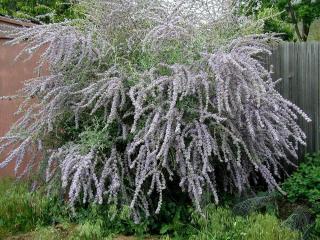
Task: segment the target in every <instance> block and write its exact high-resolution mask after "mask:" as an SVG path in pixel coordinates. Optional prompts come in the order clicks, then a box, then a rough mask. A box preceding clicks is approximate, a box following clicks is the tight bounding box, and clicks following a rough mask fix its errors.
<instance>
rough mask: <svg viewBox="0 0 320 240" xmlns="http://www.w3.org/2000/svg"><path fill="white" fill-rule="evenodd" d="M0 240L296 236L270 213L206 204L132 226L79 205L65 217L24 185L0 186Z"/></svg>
mask: <svg viewBox="0 0 320 240" xmlns="http://www.w3.org/2000/svg"><path fill="white" fill-rule="evenodd" d="M0 191H1V192H3V193H4V194H2V195H1V196H0V206H1V208H0V239H8V240H13V239H15V240H29V239H30V240H31V239H35V240H37V239H39V240H40V239H41V240H51V239H52V240H56V239H57V240H59V239H68V240H78V239H79V240H82V239H84V240H86V239H88V240H89V239H90V240H91V239H93V240H94V239H97V240H98V239H116V240H134V239H150V240H155V239H161V240H171V239H190V240H193V239H194V240H196V239H197V240H198V239H199V240H206V239H208V240H209V239H210V240H214V239H217V240H220V239H221V240H222V239H234V240H250V239H252V240H254V239H260V240H264V239H265V240H273V239H274V240H276V239H281V240H286V239H290V240H294V239H299V236H300V234H299V233H298V232H297V231H293V230H290V229H289V228H287V227H285V226H283V225H282V224H281V222H280V220H279V219H277V218H276V217H275V216H274V215H270V214H259V213H253V214H250V215H248V216H237V215H235V214H234V213H233V212H232V210H231V208H227V207H216V206H214V205H208V206H207V207H206V208H205V211H204V214H203V215H200V214H199V213H196V212H194V211H192V210H191V209H192V208H191V207H187V204H183V200H181V202H172V203H170V204H166V205H165V206H164V208H163V210H162V212H160V214H159V215H157V217H153V218H148V219H144V220H143V221H142V222H141V223H140V224H135V223H133V221H132V220H131V219H130V214H129V213H130V209H129V208H124V209H122V210H117V209H116V208H115V207H113V206H109V207H108V208H107V207H104V206H97V205H90V206H86V207H85V206H83V207H81V208H80V209H79V210H78V211H77V214H76V215H70V214H68V210H67V207H66V206H65V205H64V203H63V201H62V200H59V198H58V197H55V198H52V197H50V198H49V197H47V196H46V195H44V194H43V193H42V192H41V191H34V192H31V191H30V189H29V188H28V183H25V182H24V183H21V182H14V181H12V180H9V179H6V180H1V181H0Z"/></svg>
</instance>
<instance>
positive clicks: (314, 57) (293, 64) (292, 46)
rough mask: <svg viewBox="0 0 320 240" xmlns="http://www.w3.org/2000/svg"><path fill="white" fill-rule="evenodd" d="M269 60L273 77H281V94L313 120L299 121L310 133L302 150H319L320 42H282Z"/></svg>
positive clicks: (306, 131) (307, 132) (279, 87)
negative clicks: (308, 121)
mask: <svg viewBox="0 0 320 240" xmlns="http://www.w3.org/2000/svg"><path fill="white" fill-rule="evenodd" d="M266 62H267V64H268V65H270V64H272V65H273V71H274V73H273V78H274V79H279V78H282V81H281V82H280V83H279V85H278V89H279V91H280V93H281V94H282V95H283V96H284V97H285V98H287V99H289V100H291V101H292V102H293V103H295V104H296V105H297V106H299V107H300V108H301V109H302V110H303V111H304V112H306V113H307V114H308V116H309V117H310V118H311V119H312V122H311V123H306V122H305V121H302V119H299V120H298V123H299V125H300V126H301V128H302V129H303V130H304V132H305V133H306V134H307V148H306V149H304V150H303V152H305V151H307V152H314V151H318V150H320V119H319V118H320V116H319V114H320V42H304V43H293V42H286V43H283V44H281V45H280V46H279V47H278V48H276V49H274V51H273V55H272V56H270V57H267V59H266ZM303 152H301V154H302V153H303Z"/></svg>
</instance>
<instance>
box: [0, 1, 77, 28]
mask: <svg viewBox="0 0 320 240" xmlns="http://www.w3.org/2000/svg"><path fill="white" fill-rule="evenodd" d="M77 6H78V5H76V4H74V2H73V1H72V0H0V14H2V15H7V16H12V17H16V18H22V19H28V20H31V21H34V22H44V23H50V22H61V21H63V20H64V19H73V18H77V17H79V11H77Z"/></svg>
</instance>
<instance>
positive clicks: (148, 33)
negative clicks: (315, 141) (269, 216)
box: [0, 0, 309, 220]
mask: <svg viewBox="0 0 320 240" xmlns="http://www.w3.org/2000/svg"><path fill="white" fill-rule="evenodd" d="M221 2H223V3H221ZM80 4H83V9H85V11H86V18H85V19H82V20H72V21H71V20H69V21H65V22H62V23H56V24H48V25H41V26H35V27H33V28H30V29H21V30H12V31H11V36H12V37H13V40H12V41H11V42H10V44H17V43H20V42H22V41H24V40H25V39H28V41H27V44H26V45H25V48H24V49H23V51H22V52H21V56H23V55H24V54H27V55H32V54H34V53H35V52H37V51H38V50H39V49H40V48H41V47H42V46H44V45H45V46H46V50H45V51H44V52H43V53H42V55H41V58H40V61H39V67H38V68H37V70H38V71H39V72H40V73H41V72H42V69H43V67H44V66H46V65H47V64H49V73H50V74H49V75H44V74H42V75H41V74H40V77H38V78H35V79H31V80H29V81H27V82H26V84H25V86H24V88H23V89H22V90H21V92H20V93H19V95H17V96H21V97H22V98H23V99H24V102H23V103H22V105H21V108H20V109H19V112H20V113H23V114H22V117H21V118H20V119H19V120H18V121H17V122H16V124H15V125H14V126H13V128H12V130H11V131H10V132H9V133H8V134H7V136H5V137H3V138H1V147H0V151H4V149H5V148H6V147H8V146H11V145H13V146H14V147H13V148H12V149H13V150H12V151H11V152H10V153H9V154H8V155H7V157H6V159H5V160H4V161H3V162H2V163H0V167H5V166H6V165H7V164H9V163H10V162H15V163H16V168H15V170H16V172H23V174H27V173H28V172H30V170H31V169H32V168H33V167H35V166H36V165H37V164H36V159H37V154H38V153H39V152H40V153H41V156H42V158H41V159H42V163H43V164H42V165H43V166H44V167H45V168H46V180H47V181H48V183H51V182H55V180H59V182H60V183H61V187H62V188H63V189H64V190H65V191H67V192H68V197H69V202H70V204H71V205H72V206H75V205H76V204H77V203H78V202H81V201H82V202H83V203H86V202H88V201H96V202H98V203H100V204H101V203H103V202H106V203H115V204H117V205H130V206H131V208H132V209H133V210H134V211H133V216H134V217H135V219H136V220H138V219H139V217H140V215H141V213H142V212H144V214H146V215H147V216H148V215H149V214H152V213H154V212H155V213H158V212H159V211H160V208H161V204H162V200H163V194H164V192H166V191H169V190H172V188H173V189H175V187H178V186H179V187H180V188H181V190H182V191H186V192H187V193H188V194H189V196H190V199H191V200H192V201H193V203H194V205H195V207H196V208H197V209H198V210H199V211H201V206H202V203H203V200H204V196H205V195H207V193H208V194H209V195H210V197H212V199H213V200H214V201H215V202H216V203H218V201H219V194H220V193H222V192H224V191H225V192H230V193H235V192H240V193H241V192H243V191H246V190H248V189H249V188H250V187H251V186H252V185H254V184H256V183H257V182H258V181H260V180H264V182H265V183H266V185H267V186H268V189H270V190H272V189H274V188H277V189H279V190H281V189H280V188H279V186H278V184H277V181H276V179H275V178H278V177H280V173H281V171H282V170H283V168H285V167H286V165H287V164H292V163H291V162H290V160H289V158H290V157H297V154H296V152H297V149H298V145H299V144H305V134H304V133H303V132H302V130H301V129H300V128H299V126H298V125H297V124H296V119H297V118H298V116H302V117H303V118H305V119H306V120H308V121H309V119H308V117H307V116H306V115H305V114H304V113H303V112H302V111H301V110H300V109H299V108H298V107H297V106H295V105H294V104H292V103H291V102H290V101H288V100H286V99H284V98H283V97H282V96H281V95H280V94H279V93H278V92H277V91H276V89H275V85H276V82H275V81H273V80H272V78H271V75H270V72H269V71H268V70H267V69H266V67H265V64H264V63H263V62H261V57H262V56H263V55H264V54H271V51H270V49H271V47H272V46H273V45H274V44H277V43H278V42H279V40H278V39H277V38H274V37H273V36H270V35H259V34H258V33H259V32H260V31H261V30H262V27H263V26H262V24H261V23H260V22H252V21H251V20H250V19H248V18H243V17H237V15H236V12H237V6H238V5H237V4H234V2H233V1H202V0H199V1H178V2H177V1H174V2H173V1H154V0H152V1H151V0H135V1H132V0H122V1H118V0H112V1H102V0H94V1H93V0H85V1H81V3H80ZM4 98H5V97H4ZM35 99H36V100H35ZM29 153H30V154H31V156H33V157H32V158H29V161H28V162H27V163H26V167H25V168H23V169H20V168H21V166H22V163H23V162H24V161H25V160H24V159H25V155H26V154H29ZM24 166H25V165H24ZM154 199H156V201H154Z"/></svg>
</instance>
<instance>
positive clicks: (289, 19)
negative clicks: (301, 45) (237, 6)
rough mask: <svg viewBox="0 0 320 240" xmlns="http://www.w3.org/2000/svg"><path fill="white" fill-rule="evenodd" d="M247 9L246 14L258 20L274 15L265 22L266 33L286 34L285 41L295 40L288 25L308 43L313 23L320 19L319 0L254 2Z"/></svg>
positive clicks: (248, 4)
mask: <svg viewBox="0 0 320 240" xmlns="http://www.w3.org/2000/svg"><path fill="white" fill-rule="evenodd" d="M245 9H246V11H245V12H246V14H249V15H250V14H254V15H256V16H257V17H258V18H261V17H265V16H267V14H266V13H273V14H271V16H272V17H271V18H269V19H266V20H265V31H266V32H279V33H285V38H286V39H285V40H290V39H293V34H292V30H291V29H290V26H289V25H288V24H292V26H293V28H294V32H295V33H296V36H297V38H298V39H299V40H300V41H307V39H308V35H309V32H310V26H311V24H312V22H313V21H314V20H316V19H317V18H319V17H320V1H319V0H271V1H270V0H258V1H257V0H253V1H249V2H247V3H245ZM268 16H270V14H269V15H268ZM300 23H301V27H299V24H300Z"/></svg>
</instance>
